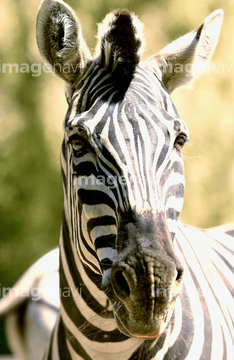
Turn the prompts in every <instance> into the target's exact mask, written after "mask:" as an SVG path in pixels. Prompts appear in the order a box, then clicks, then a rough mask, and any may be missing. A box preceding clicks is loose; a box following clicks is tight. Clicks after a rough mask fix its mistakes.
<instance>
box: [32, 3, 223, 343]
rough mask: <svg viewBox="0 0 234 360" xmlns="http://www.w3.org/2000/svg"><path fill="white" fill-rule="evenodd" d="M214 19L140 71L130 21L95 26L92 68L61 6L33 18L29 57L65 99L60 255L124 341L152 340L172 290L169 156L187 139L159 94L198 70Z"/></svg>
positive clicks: (173, 195)
mask: <svg viewBox="0 0 234 360" xmlns="http://www.w3.org/2000/svg"><path fill="white" fill-rule="evenodd" d="M220 14H221V13H220V12H215V13H213V14H211V15H210V17H209V18H207V19H206V20H205V22H204V23H203V24H202V25H201V27H200V28H199V29H198V30H197V31H194V32H191V33H189V34H187V35H185V36H184V37H182V38H180V39H178V40H177V41H175V42H173V43H172V44H170V45H168V46H167V47H166V48H164V49H163V50H162V51H161V52H160V53H158V54H157V55H154V56H153V57H152V58H150V59H149V60H148V61H147V62H145V63H140V57H141V54H142V52H143V48H144V40H143V34H142V28H143V26H142V24H141V23H140V21H139V20H138V19H137V17H136V16H135V15H133V14H130V13H128V12H127V11H115V12H113V13H111V14H109V15H107V17H106V18H105V19H104V21H103V23H102V24H101V25H99V33H98V45H97V49H96V54H95V55H94V57H92V56H91V55H90V53H89V50H88V48H87V46H86V45H85V42H84V40H83V38H82V34H81V28H80V24H79V21H78V19H77V18H76V17H75V15H74V13H73V11H72V10H71V9H70V8H69V7H68V6H67V5H66V4H65V3H64V2H63V1H61V0H56V1H55V0H44V1H43V2H42V5H41V8H40V11H39V15H38V21H37V40H38V46H39V49H40V52H41V54H42V56H43V58H44V59H45V61H49V62H50V64H51V65H52V68H53V71H54V73H55V74H56V75H58V76H59V77H61V78H62V79H63V80H65V81H66V83H67V89H68V91H67V99H68V102H69V109H68V112H67V115H66V118H65V124H64V131H65V137H64V142H63V147H62V156H61V163H62V173H63V186H64V223H63V238H62V244H63V245H61V246H63V247H64V246H65V245H64V244H65V243H66V246H65V247H66V249H68V246H70V247H71V249H72V250H70V253H71V252H72V254H73V255H72V256H73V257H74V258H75V259H76V260H75V262H74V264H76V263H77V262H78V261H80V262H81V263H82V266H84V267H87V268H88V269H89V271H91V273H92V274H94V275H95V276H98V279H100V284H99V285H100V287H102V289H103V291H104V292H105V294H106V295H107V297H108V298H109V300H110V301H111V304H112V308H113V312H114V316H115V319H116V323H117V325H118V327H119V329H120V331H121V332H123V333H124V334H126V335H127V336H134V337H141V338H146V339H149V338H157V337H158V336H160V334H161V333H162V332H163V331H164V329H165V327H166V325H167V323H168V321H169V319H170V317H171V314H172V311H173V305H174V303H175V299H176V297H177V296H178V294H179V292H180V289H181V286H182V278H183V276H182V275H183V268H182V265H181V264H180V261H179V259H178V258H177V256H176V254H175V251H174V247H173V242H172V241H173V238H174V236H175V233H176V227H177V219H178V216H179V213H180V211H181V208H182V203H183V195H184V175H183V162H182V157H181V150H182V147H183V145H184V144H185V142H186V141H187V140H188V130H187V128H186V126H185V124H184V122H183V121H182V120H181V119H180V117H179V115H178V113H177V111H176V109H175V107H174V105H173V103H172V100H171V98H170V93H171V92H172V91H173V90H174V89H175V88H176V87H178V86H180V85H182V84H184V83H186V82H188V81H190V80H192V79H193V78H195V77H196V76H197V75H198V73H199V72H201V70H202V69H203V68H204V63H205V62H206V61H207V60H208V59H209V58H210V56H211V54H212V52H213V51H214V48H215V46H216V43H217V40H218V33H219V30H220V26H221V22H220V16H221V15H220ZM215 34H216V35H215ZM178 64H179V65H180V66H179V67H177V66H178ZM186 65H189V72H186ZM191 65H192V71H191ZM176 67H177V68H176ZM178 69H179V70H178ZM68 244H70V245H68ZM65 247H64V249H65ZM64 251H65V250H64ZM67 254H68V255H67V257H68V256H69V250H67ZM70 260H71V259H70ZM70 260H69V261H70ZM67 261H68V260H67ZM94 275H93V276H94Z"/></svg>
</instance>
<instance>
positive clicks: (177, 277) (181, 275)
mask: <svg viewBox="0 0 234 360" xmlns="http://www.w3.org/2000/svg"><path fill="white" fill-rule="evenodd" d="M183 273H184V269H182V268H181V269H177V273H176V279H175V281H177V282H179V281H181V280H182V277H183Z"/></svg>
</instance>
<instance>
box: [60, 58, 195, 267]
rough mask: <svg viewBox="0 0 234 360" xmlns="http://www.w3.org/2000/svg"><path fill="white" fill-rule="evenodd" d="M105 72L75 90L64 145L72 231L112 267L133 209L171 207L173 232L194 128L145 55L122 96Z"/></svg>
mask: <svg viewBox="0 0 234 360" xmlns="http://www.w3.org/2000/svg"><path fill="white" fill-rule="evenodd" d="M95 70H96V69H95V67H94V70H93V74H94V76H95V75H96V71H95ZM103 78H105V76H103V74H102V76H101V77H100V78H98V77H97V76H96V78H94V80H95V84H96V86H95V87H96V88H95V89H94V88H93V86H92V82H93V81H94V80H93V81H92V77H89V79H88V80H89V84H90V86H85V87H84V88H81V89H79V90H77V91H75V93H74V95H73V98H72V100H71V104H70V109H69V111H68V114H67V117H66V121H65V145H64V146H65V150H64V153H65V156H66V163H67V162H68V166H67V169H66V170H65V172H66V173H67V174H66V177H67V181H68V183H69V194H66V197H68V199H71V203H69V201H68V204H67V206H69V207H70V209H69V210H68V211H69V214H70V216H71V217H72V218H73V219H72V225H73V231H74V236H73V239H74V241H75V242H76V245H77V249H78V251H79V255H80V256H81V258H83V261H84V263H86V264H87V265H88V266H91V268H93V270H94V269H95V271H97V269H99V270H100V266H99V261H100V262H101V265H102V266H101V267H102V270H105V269H106V268H108V266H109V265H110V264H111V263H112V262H113V261H114V260H115V258H116V253H117V249H116V238H117V234H118V231H119V230H120V223H121V219H123V218H124V219H127V218H128V217H129V218H131V217H132V214H134V216H139V217H145V216H146V217H147V218H148V219H149V217H150V219H149V221H154V220H153V219H154V217H155V216H156V215H157V214H158V213H162V214H164V217H165V221H166V224H167V227H168V230H169V232H170V233H171V236H172V238H173V237H174V234H175V231H176V227H177V219H178V216H179V213H180V211H181V208H182V203H183V194H184V176H183V163H182V158H181V152H180V150H181V148H182V147H183V144H184V143H185V142H186V140H187V136H188V132H187V129H186V127H185V124H184V123H183V121H182V120H181V119H180V118H179V116H178V114H177V112H176V109H175V107H174V106H173V104H172V101H171V99H170V96H169V95H168V93H167V92H166V91H165V89H164V88H163V87H162V85H161V83H160V81H159V80H158V78H157V77H156V75H155V74H154V73H153V72H152V71H151V70H150V69H148V67H147V66H146V65H145V64H144V63H142V64H141V65H139V66H138V68H137V71H136V73H135V75H134V79H133V80H132V82H131V85H130V86H129V88H128V90H127V91H126V93H125V94H124V96H123V98H122V99H121V100H120V101H117V100H116V99H118V90H117V89H116V90H115V88H114V87H113V84H111V83H108V79H107V81H105V83H104V82H103ZM83 82H85V80H84V81H83ZM100 89H102V91H101V92H100ZM65 200H66V198H65ZM74 209H75V211H74ZM80 238H82V239H83V241H82V242H81V243H80V242H79V240H78V239H80ZM107 245H109V246H107ZM90 249H92V252H91V251H90ZM96 253H97V257H96V255H94V254H96ZM93 255H94V256H93Z"/></svg>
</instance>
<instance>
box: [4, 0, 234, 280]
mask: <svg viewBox="0 0 234 360" xmlns="http://www.w3.org/2000/svg"><path fill="white" fill-rule="evenodd" d="M67 2H68V3H69V5H71V6H73V7H74V9H75V10H76V12H77V14H78V16H79V19H80V22H81V24H82V29H83V34H84V37H85V39H86V40H87V43H88V45H89V46H90V48H91V49H94V48H95V45H96V39H95V35H96V31H97V30H96V23H98V22H100V21H101V20H102V19H103V17H104V16H105V14H106V13H107V12H109V11H110V10H111V9H114V8H129V9H130V10H132V11H134V12H135V13H136V14H138V16H139V17H140V19H141V20H142V21H143V22H144V24H145V36H146V40H147V49H146V53H145V56H144V59H147V57H149V56H151V55H153V54H154V53H156V52H157V51H159V50H160V49H161V48H162V47H163V46H164V45H166V44H167V43H168V42H170V41H171V40H173V39H175V38H176V37H178V36H181V35H183V34H184V33H185V32H187V31H190V30H193V29H195V28H198V26H199V25H200V24H201V22H202V21H203V19H204V18H205V17H206V16H208V15H209V13H210V12H211V11H213V10H215V9H217V8H220V7H221V8H223V10H224V14H225V17H224V24H223V30H222V34H221V37H220V42H219V44H218V47H217V50H216V53H215V55H214V57H213V59H212V67H211V68H210V70H209V72H208V71H207V72H206V73H205V74H204V75H203V76H202V78H201V79H200V80H199V81H198V82H197V83H195V85H194V90H193V91H187V90H178V91H177V92H176V93H175V95H173V99H174V102H175V105H176V106H177V109H178V111H179V113H180V115H181V117H182V118H183V119H184V120H185V121H186V123H187V125H188V127H189V129H190V132H191V136H190V140H191V145H187V146H186V148H185V151H184V157H185V170H186V196H185V205H184V210H183V213H182V217H181V219H182V220H183V221H185V222H187V223H189V224H191V225H195V226H200V227H209V226H215V225H219V224H221V223H224V222H231V221H233V220H234V219H233V210H234V205H233V204H234V191H233V183H234V158H233V154H234V120H233V100H232V99H233V98H234V85H233V84H234V79H233V77H234V75H233V72H234V68H233V67H232V65H233V63H232V62H233V56H234V42H233V41H231V37H232V36H231V34H232V33H233V15H234V14H233V11H234V8H233V4H232V1H229V0H224V1H219V0H206V1H201V2H198V1H195V0H189V1H188V0H181V1H177V0H166V1H159V0H145V1H142V0H134V1H133V0H105V1H104V0H90V1H89V0H79V1H77V0H69V1H67ZM39 4H40V0H36V1H30V2H29V1H26V0H4V2H2V3H1V11H0V24H1V25H0V60H1V62H0V65H2V64H3V63H17V64H22V63H28V64H30V65H31V64H33V63H38V64H42V61H41V59H40V57H39V54H38V50H37V46H36V39H35V20H36V13H37V9H38V7H39ZM229 34H230V36H229ZM222 65H223V68H222ZM225 66H226V67H225ZM1 69H2V68H1ZM0 79H1V80H0V81H1V82H0V126H1V131H0V154H1V156H0V184H1V186H0V219H1V224H0V287H3V286H12V285H13V283H14V281H15V280H16V279H17V278H18V277H19V276H20V274H21V273H22V272H23V271H24V270H25V269H26V268H27V267H28V266H29V265H30V264H31V263H32V262H33V261H35V260H36V259H37V258H38V257H39V256H40V255H42V254H43V253H45V252H46V251H47V250H49V249H51V248H52V247H55V246H57V244H58V239H59V230H60V222H61V217H62V191H61V181H60V167H59V147H60V144H61V141H62V121H63V118H64V115H65V112H66V102H65V98H64V96H63V84H62V83H61V82H60V80H58V79H56V78H55V77H53V76H52V75H50V74H45V73H42V74H41V75H40V76H36V74H35V72H34V74H33V72H32V71H31V73H28V74H26V73H15V72H14V71H13V72H12V73H3V72H0Z"/></svg>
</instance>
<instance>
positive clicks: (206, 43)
mask: <svg viewBox="0 0 234 360" xmlns="http://www.w3.org/2000/svg"><path fill="white" fill-rule="evenodd" d="M222 20H223V11H222V10H216V11H214V12H213V13H211V14H210V15H209V16H208V17H207V18H206V19H205V20H204V22H203V23H202V25H201V26H200V27H199V28H198V30H196V31H193V32H190V33H188V34H187V35H184V36H182V37H181V38H179V39H177V40H175V41H173V42H172V43H171V44H169V45H167V46H166V47H165V48H164V49H163V50H162V51H160V52H159V53H158V54H156V55H154V56H153V57H152V58H150V59H149V61H153V60H156V62H157V67H158V68H159V70H160V76H161V79H162V81H163V83H164V85H165V86H166V88H167V90H168V92H169V93H171V92H172V91H173V90H174V89H175V88H177V87H178V86H182V85H186V84H187V83H189V82H191V81H194V80H196V79H197V78H198V77H199V76H200V75H201V74H202V73H203V72H204V71H205V69H206V66H207V64H208V62H209V61H210V59H211V57H212V55H213V53H214V51H215V48H216V45H217V43H218V39H219V34H220V30H221V25H222Z"/></svg>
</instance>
